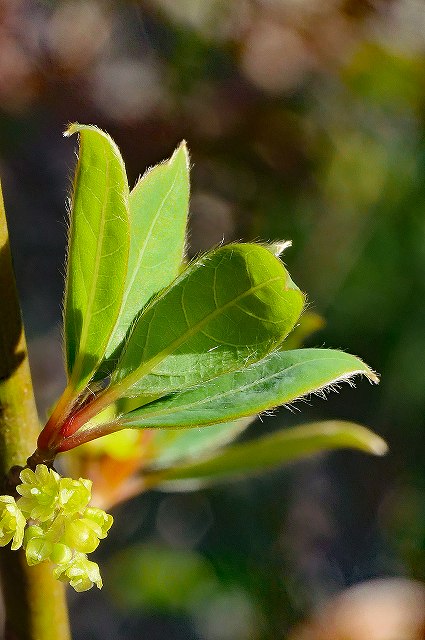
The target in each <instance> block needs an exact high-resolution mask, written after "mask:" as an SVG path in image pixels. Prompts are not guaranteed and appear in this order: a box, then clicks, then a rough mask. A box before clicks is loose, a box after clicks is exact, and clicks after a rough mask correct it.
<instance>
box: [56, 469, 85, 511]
mask: <svg viewBox="0 0 425 640" xmlns="http://www.w3.org/2000/svg"><path fill="white" fill-rule="evenodd" d="M91 487H92V482H91V480H86V479H85V478H80V479H79V480H73V479H72V478H61V479H60V481H59V504H60V507H61V509H62V511H63V513H64V514H66V515H68V516H72V515H74V514H75V513H78V512H79V511H83V509H85V508H86V507H87V505H88V503H89V502H90V498H91Z"/></svg>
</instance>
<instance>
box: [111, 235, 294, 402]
mask: <svg viewBox="0 0 425 640" xmlns="http://www.w3.org/2000/svg"><path fill="white" fill-rule="evenodd" d="M303 304H304V296H303V294H302V293H301V292H300V291H299V289H298V288H297V287H296V286H295V285H294V283H293V282H292V280H291V279H290V277H289V275H288V273H287V271H286V269H285V267H284V266H283V264H282V263H281V262H280V260H278V259H277V258H275V257H274V256H273V255H272V254H271V253H270V252H269V251H268V250H267V249H265V248H264V247H261V246H258V245H253V244H234V245H228V246H225V247H221V248H219V249H216V250H215V251H212V252H211V253H210V254H208V255H206V256H204V257H203V258H201V259H200V260H198V261H197V262H195V263H193V264H192V265H191V266H190V267H189V268H188V269H186V271H185V272H184V273H183V274H182V275H181V276H180V277H179V278H177V280H175V282H174V283H173V284H172V285H171V287H170V288H169V289H167V290H166V291H165V292H164V293H163V294H162V295H161V296H160V297H159V298H157V299H156V300H154V301H153V303H152V304H151V305H149V306H148V308H147V309H146V310H145V312H144V313H143V314H142V315H141V316H140V318H139V319H138V321H137V322H136V324H135V326H134V329H133V331H132V333H131V334H130V337H129V339H128V341H127V343H126V346H125V348H124V351H123V353H122V356H121V359H120V360H119V362H118V365H117V368H116V369H115V371H114V372H113V374H112V380H111V389H112V393H113V394H115V396H116V397H118V396H120V395H121V396H122V395H124V394H126V395H133V396H137V395H143V394H149V395H151V396H152V395H154V394H158V395H163V394H164V393H169V392H170V391H174V390H177V389H182V388H184V387H188V386H190V385H194V384H199V383H201V382H203V381H205V380H209V379H211V378H213V377H216V376H218V375H220V374H222V373H224V372H226V371H232V370H235V369H238V368H241V367H242V366H244V365H247V364H249V363H250V362H255V361H257V360H260V359H261V358H263V357H264V356H265V355H267V353H269V352H270V351H272V350H273V349H274V348H276V346H277V345H279V344H280V343H281V342H282V341H283V340H284V338H285V337H286V335H287V334H288V333H289V332H290V331H291V329H292V328H293V326H294V324H295V323H296V321H297V320H298V318H299V316H300V313H301V311H302V307H303ZM114 388H115V390H114ZM128 390H129V392H128Z"/></svg>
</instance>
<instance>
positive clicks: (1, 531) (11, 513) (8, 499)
mask: <svg viewBox="0 0 425 640" xmlns="http://www.w3.org/2000/svg"><path fill="white" fill-rule="evenodd" d="M25 525H26V520H25V518H24V516H23V514H22V512H21V510H20V509H19V507H18V506H17V504H16V502H15V499H14V498H12V496H0V547H4V546H5V545H6V544H8V543H9V542H10V541H11V540H12V546H11V548H12V549H13V551H15V550H16V549H19V547H20V546H21V545H22V541H23V539H24V528H25Z"/></svg>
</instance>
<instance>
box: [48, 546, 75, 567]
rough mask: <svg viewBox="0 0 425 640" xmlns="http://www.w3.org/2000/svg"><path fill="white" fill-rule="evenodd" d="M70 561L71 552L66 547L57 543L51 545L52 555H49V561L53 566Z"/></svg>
mask: <svg viewBox="0 0 425 640" xmlns="http://www.w3.org/2000/svg"><path fill="white" fill-rule="evenodd" d="M71 559H72V550H71V549H70V548H69V547H67V546H66V544H61V543H60V542H57V543H56V544H54V545H53V549H52V553H51V554H50V560H51V561H52V562H54V563H55V564H64V563H67V562H70V561H71Z"/></svg>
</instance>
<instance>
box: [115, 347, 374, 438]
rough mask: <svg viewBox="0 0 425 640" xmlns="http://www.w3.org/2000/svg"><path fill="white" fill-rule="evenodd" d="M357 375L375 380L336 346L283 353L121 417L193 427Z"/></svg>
mask: <svg viewBox="0 0 425 640" xmlns="http://www.w3.org/2000/svg"><path fill="white" fill-rule="evenodd" d="M356 374H364V375H365V376H367V377H368V378H369V379H370V380H373V381H374V382H377V381H378V378H377V376H376V375H375V373H374V372H373V371H372V370H371V369H369V367H368V366H367V365H365V364H364V362H362V361H361V360H360V359H359V358H356V357H355V356H352V355H350V354H349V353H344V352H343V351H336V350H333V349H297V350H294V351H278V352H276V353H272V354H271V355H269V356H267V357H266V358H264V360H261V361H260V362H256V363H254V364H252V365H251V366H249V367H247V368H246V369H244V370H242V371H234V372H232V373H228V374H225V375H222V376H219V377H217V378H215V379H213V380H210V381H209V382H206V383H204V384H203V385H202V386H199V387H196V388H194V389H190V390H188V391H183V392H180V393H176V394H173V395H170V396H167V397H166V398H162V399H160V400H157V401H156V402H153V403H151V404H148V405H145V406H144V407H141V408H140V409H136V410H135V411H132V412H130V413H128V414H125V415H124V416H122V417H121V418H119V423H120V424H121V425H122V426H124V427H133V428H152V427H193V426H201V425H208V424H214V423H217V422H227V421H229V420H235V419H237V418H242V417H244V416H250V415H253V414H256V413H260V412H261V411H266V410H268V409H272V408H274V407H277V406H279V405H282V404H287V403H289V402H293V401H294V400H296V399H297V398H300V397H302V396H305V395H307V394H309V393H313V392H317V391H320V390H323V389H325V388H326V387H329V386H331V385H334V384H336V383H338V382H341V381H344V380H350V379H351V378H352V377H353V376H354V375H356Z"/></svg>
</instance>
